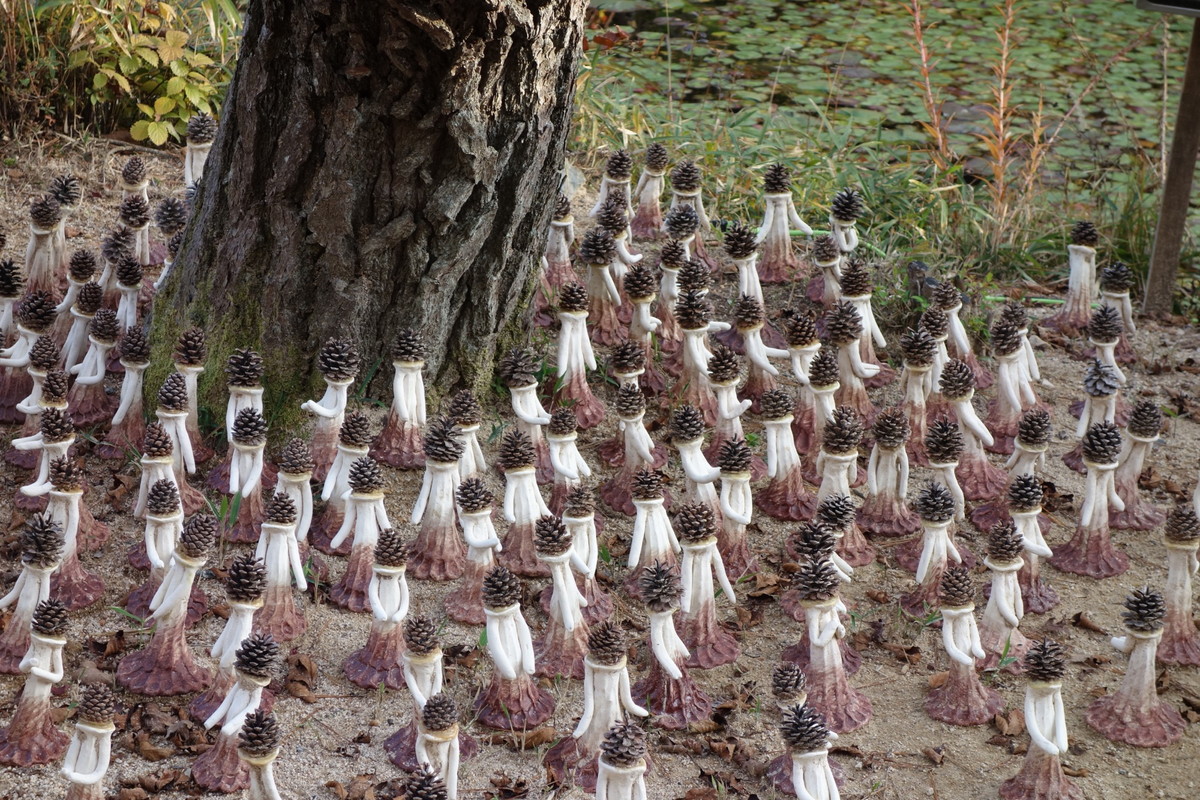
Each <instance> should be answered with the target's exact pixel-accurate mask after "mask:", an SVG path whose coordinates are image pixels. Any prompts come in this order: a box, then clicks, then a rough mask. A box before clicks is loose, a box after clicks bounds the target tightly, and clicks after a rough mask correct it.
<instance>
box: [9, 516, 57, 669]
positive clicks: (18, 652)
mask: <svg viewBox="0 0 1200 800" xmlns="http://www.w3.org/2000/svg"><path fill="white" fill-rule="evenodd" d="M20 542H21V573H20V574H19V575H18V576H17V581H16V583H14V584H13V586H12V589H10V590H9V592H8V594H6V595H4V596H3V597H0V611H5V610H7V609H9V608H11V609H12V613H11V616H9V618H8V625H7V626H6V627H5V628H4V633H2V634H0V674H5V675H16V674H17V673H18V672H20V671H21V669H20V667H21V662H22V660H23V659H24V658H25V653H26V651H28V650H29V646H30V641H31V640H30V638H29V636H30V634H29V631H30V624H31V623H32V620H33V614H34V611H35V610H36V609H37V607H38V604H39V603H43V602H45V601H47V600H49V599H50V576H51V574H53V573H54V571H55V570H57V569H58V567H59V565H60V564H61V563H62V552H63V536H62V529H61V528H60V527H59V526H58V525H57V524H56V523H54V522H53V521H52V520H51V519H50V518H49V517H48V516H43V515H38V516H34V517H32V518H30V519H29V521H28V522H26V523H25V529H24V530H23V531H22V532H21V540H20Z"/></svg>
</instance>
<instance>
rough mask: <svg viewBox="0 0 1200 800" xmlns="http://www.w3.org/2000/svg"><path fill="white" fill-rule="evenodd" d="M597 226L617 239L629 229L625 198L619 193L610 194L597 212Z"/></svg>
mask: <svg viewBox="0 0 1200 800" xmlns="http://www.w3.org/2000/svg"><path fill="white" fill-rule="evenodd" d="M596 224H597V225H598V226H599V227H601V228H603V229H604V230H606V231H608V232H609V233H611V234H612V235H613V238H617V237H619V236H621V235H622V234H623V233H625V231H626V229H627V228H628V227H629V217H628V215H627V214H626V210H625V198H624V197H622V196H621V195H620V194H619V193H614V194H610V195H609V196H608V199H607V200H605V201H604V203H603V204H602V205H601V206H600V210H599V211H597V212H596Z"/></svg>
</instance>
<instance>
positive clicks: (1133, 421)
mask: <svg viewBox="0 0 1200 800" xmlns="http://www.w3.org/2000/svg"><path fill="white" fill-rule="evenodd" d="M1162 427H1163V414H1162V409H1161V408H1159V406H1158V403H1156V402H1155V401H1153V400H1139V401H1138V402H1137V403H1136V404H1135V405H1134V407H1133V410H1132V411H1130V412H1129V424H1128V425H1127V426H1126V430H1128V431H1129V434H1130V435H1131V436H1137V437H1139V438H1141V439H1153V438H1155V437H1156V436H1158V434H1159V433H1160V432H1161V431H1162Z"/></svg>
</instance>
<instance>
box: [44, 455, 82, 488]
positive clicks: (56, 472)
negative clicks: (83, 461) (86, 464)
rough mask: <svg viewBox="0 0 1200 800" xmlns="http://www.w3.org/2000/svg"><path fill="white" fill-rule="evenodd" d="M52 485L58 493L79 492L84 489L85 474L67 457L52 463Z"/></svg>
mask: <svg viewBox="0 0 1200 800" xmlns="http://www.w3.org/2000/svg"><path fill="white" fill-rule="evenodd" d="M50 483H51V484H53V485H54V489H55V491H58V492H78V491H80V490H82V489H83V472H82V470H80V469H79V467H78V466H77V465H76V464H75V462H74V461H72V460H71V459H69V458H67V457H65V456H64V457H63V458H56V459H54V460H53V461H51V462H50Z"/></svg>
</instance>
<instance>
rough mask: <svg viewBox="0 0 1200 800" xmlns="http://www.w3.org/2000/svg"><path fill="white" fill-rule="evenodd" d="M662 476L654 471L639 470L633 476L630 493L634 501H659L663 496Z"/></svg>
mask: <svg viewBox="0 0 1200 800" xmlns="http://www.w3.org/2000/svg"><path fill="white" fill-rule="evenodd" d="M662 480H663V475H662V473H661V472H659V471H658V470H656V469H644V468H643V469H639V470H638V471H637V473H636V474H635V475H634V476H633V485H632V487H631V489H630V491H631V492H632V494H633V499H634V500H660V499H662V496H663V490H662Z"/></svg>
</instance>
